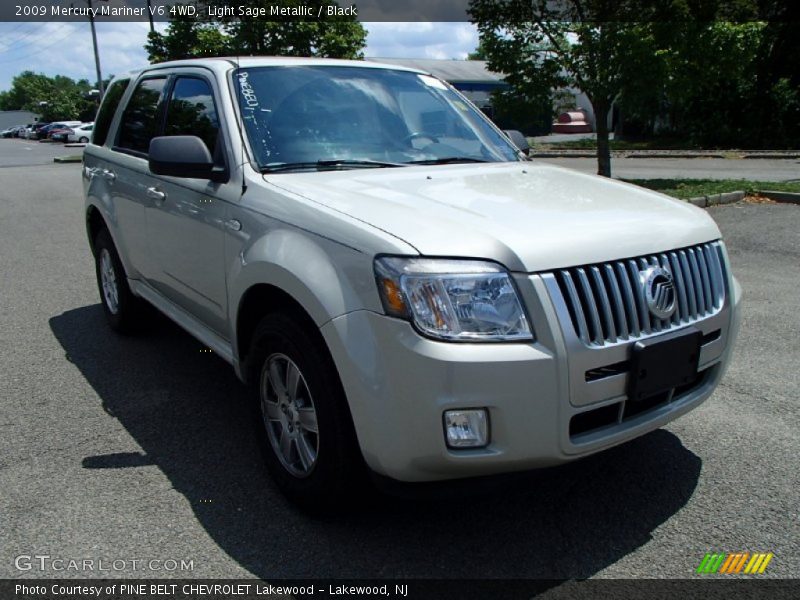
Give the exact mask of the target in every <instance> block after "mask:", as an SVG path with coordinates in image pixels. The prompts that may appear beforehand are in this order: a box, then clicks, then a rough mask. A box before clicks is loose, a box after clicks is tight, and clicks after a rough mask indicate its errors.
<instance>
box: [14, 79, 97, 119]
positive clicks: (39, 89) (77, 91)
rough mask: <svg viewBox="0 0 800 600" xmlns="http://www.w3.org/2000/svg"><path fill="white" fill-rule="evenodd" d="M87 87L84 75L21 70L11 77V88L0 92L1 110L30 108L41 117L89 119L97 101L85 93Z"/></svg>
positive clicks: (92, 116)
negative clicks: (49, 75)
mask: <svg viewBox="0 0 800 600" xmlns="http://www.w3.org/2000/svg"><path fill="white" fill-rule="evenodd" d="M90 89H91V85H90V84H89V82H88V81H87V80H85V79H82V80H80V81H74V80H73V79H70V78H69V77H65V76H63V75H56V76H55V77H48V76H47V75H43V74H37V73H34V72H33V71H24V72H22V73H20V74H19V75H17V76H16V77H14V79H13V81H12V83H11V89H10V90H8V91H6V92H2V93H0V110H29V111H31V112H35V113H39V114H40V115H41V118H42V120H44V121H59V120H82V121H90V120H92V119H93V118H94V115H95V112H96V110H97V105H96V103H95V102H94V101H92V100H90V99H87V98H86V97H85V96H86V94H87V93H88V92H89V90H90Z"/></svg>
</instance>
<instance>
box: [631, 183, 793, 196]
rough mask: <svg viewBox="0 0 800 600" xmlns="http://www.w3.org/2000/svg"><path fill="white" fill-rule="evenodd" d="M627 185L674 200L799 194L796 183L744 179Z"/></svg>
mask: <svg viewBox="0 0 800 600" xmlns="http://www.w3.org/2000/svg"><path fill="white" fill-rule="evenodd" d="M625 181H627V182H628V183H633V184H635V185H640V186H642V187H646V188H648V189H651V190H655V191H657V192H661V193H662V194H667V195H668V196H673V197H674V198H681V199H683V200H685V199H687V198H696V197H698V196H710V195H713V194H722V193H725V192H736V191H739V190H743V191H744V192H745V193H746V194H748V195H753V194H755V193H756V192H758V191H759V190H770V191H776V192H794V193H800V180H798V181H748V180H746V179H626V180H625Z"/></svg>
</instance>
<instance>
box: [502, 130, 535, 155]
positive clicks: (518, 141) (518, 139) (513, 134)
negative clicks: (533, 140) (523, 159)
mask: <svg viewBox="0 0 800 600" xmlns="http://www.w3.org/2000/svg"><path fill="white" fill-rule="evenodd" d="M503 133H505V134H506V135H507V136H508V137H509V139H510V140H511V141H512V142H513V143H514V145H515V146H516V147H517V148H519V149H520V150H522V152H524V153H525V154H526V155H527V154H528V152H530V151H531V146H530V144H528V138H526V137H525V136H524V135H522V132H521V131H517V130H516V129H506V130H505V131H504V132H503Z"/></svg>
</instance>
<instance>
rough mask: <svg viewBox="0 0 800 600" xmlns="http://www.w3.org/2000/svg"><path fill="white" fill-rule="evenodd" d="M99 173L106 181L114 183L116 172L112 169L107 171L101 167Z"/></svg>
mask: <svg viewBox="0 0 800 600" xmlns="http://www.w3.org/2000/svg"><path fill="white" fill-rule="evenodd" d="M100 175H102V176H103V178H104V179H105V180H106V181H108V183H114V181H116V179H117V174H116V173H114V171H109V170H108V169H102V170H101V171H100Z"/></svg>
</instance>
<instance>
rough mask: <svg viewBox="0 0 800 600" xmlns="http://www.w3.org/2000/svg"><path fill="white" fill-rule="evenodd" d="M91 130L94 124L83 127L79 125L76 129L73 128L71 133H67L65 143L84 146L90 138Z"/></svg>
mask: <svg viewBox="0 0 800 600" xmlns="http://www.w3.org/2000/svg"><path fill="white" fill-rule="evenodd" d="M93 128H94V123H84V124H83V125H80V126H78V127H73V128H72V133H69V134H68V135H67V141H68V142H78V143H81V144H86V143H88V142H89V139H90V138H91V137H92V129H93Z"/></svg>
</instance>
